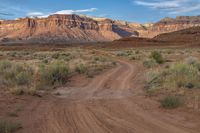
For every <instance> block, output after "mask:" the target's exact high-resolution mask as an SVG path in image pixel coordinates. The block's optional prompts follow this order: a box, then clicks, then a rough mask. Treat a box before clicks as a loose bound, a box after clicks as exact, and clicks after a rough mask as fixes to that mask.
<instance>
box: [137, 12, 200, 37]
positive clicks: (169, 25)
mask: <svg viewBox="0 0 200 133" xmlns="http://www.w3.org/2000/svg"><path fill="white" fill-rule="evenodd" d="M195 26H200V16H178V17H176V18H175V19H173V18H164V19H162V20H161V21H159V22H157V23H155V24H153V25H151V26H150V27H148V28H147V30H146V31H143V32H140V36H141V37H148V38H152V37H155V36H157V35H159V34H162V33H169V32H173V31H178V30H182V29H186V28H190V27H195Z"/></svg>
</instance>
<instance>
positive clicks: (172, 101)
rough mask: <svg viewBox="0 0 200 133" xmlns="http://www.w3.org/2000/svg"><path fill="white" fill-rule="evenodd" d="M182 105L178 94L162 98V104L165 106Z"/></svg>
mask: <svg viewBox="0 0 200 133" xmlns="http://www.w3.org/2000/svg"><path fill="white" fill-rule="evenodd" d="M180 105H181V100H180V98H179V97H177V96H167V97H165V98H164V99H163V100H161V106H162V107H163V108H168V109H172V108H177V107H179V106H180Z"/></svg>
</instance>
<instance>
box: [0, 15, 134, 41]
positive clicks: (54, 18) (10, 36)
mask: <svg viewBox="0 0 200 133" xmlns="http://www.w3.org/2000/svg"><path fill="white" fill-rule="evenodd" d="M132 35H137V32H136V31H135V30H134V29H131V28H130V27H128V26H127V25H117V24H115V22H114V21H112V20H110V19H101V20H95V19H92V18H89V17H85V16H78V15H51V16H49V17H48V18H24V19H18V20H9V21H1V22H0V38H1V39H2V40H3V41H8V40H11V41H12V40H13V41H30V42H45V43H56V42H57V43H62V42H63V43H66V42H68V43H71V42H92V41H94V42H97V41H112V40H115V39H119V38H121V37H128V36H132Z"/></svg>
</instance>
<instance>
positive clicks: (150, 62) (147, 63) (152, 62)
mask: <svg viewBox="0 0 200 133" xmlns="http://www.w3.org/2000/svg"><path fill="white" fill-rule="evenodd" d="M143 65H144V66H145V67H146V68H152V67H155V66H156V65H157V62H156V61H155V60H154V59H147V60H145V61H144V62H143Z"/></svg>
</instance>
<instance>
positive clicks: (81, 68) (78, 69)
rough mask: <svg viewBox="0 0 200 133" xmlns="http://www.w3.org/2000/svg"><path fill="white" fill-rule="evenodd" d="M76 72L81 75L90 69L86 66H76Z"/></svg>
mask: <svg viewBox="0 0 200 133" xmlns="http://www.w3.org/2000/svg"><path fill="white" fill-rule="evenodd" d="M75 70H76V72H78V73H80V74H84V73H86V72H87V71H88V68H87V66H86V65H84V64H79V65H78V66H76V69H75Z"/></svg>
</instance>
